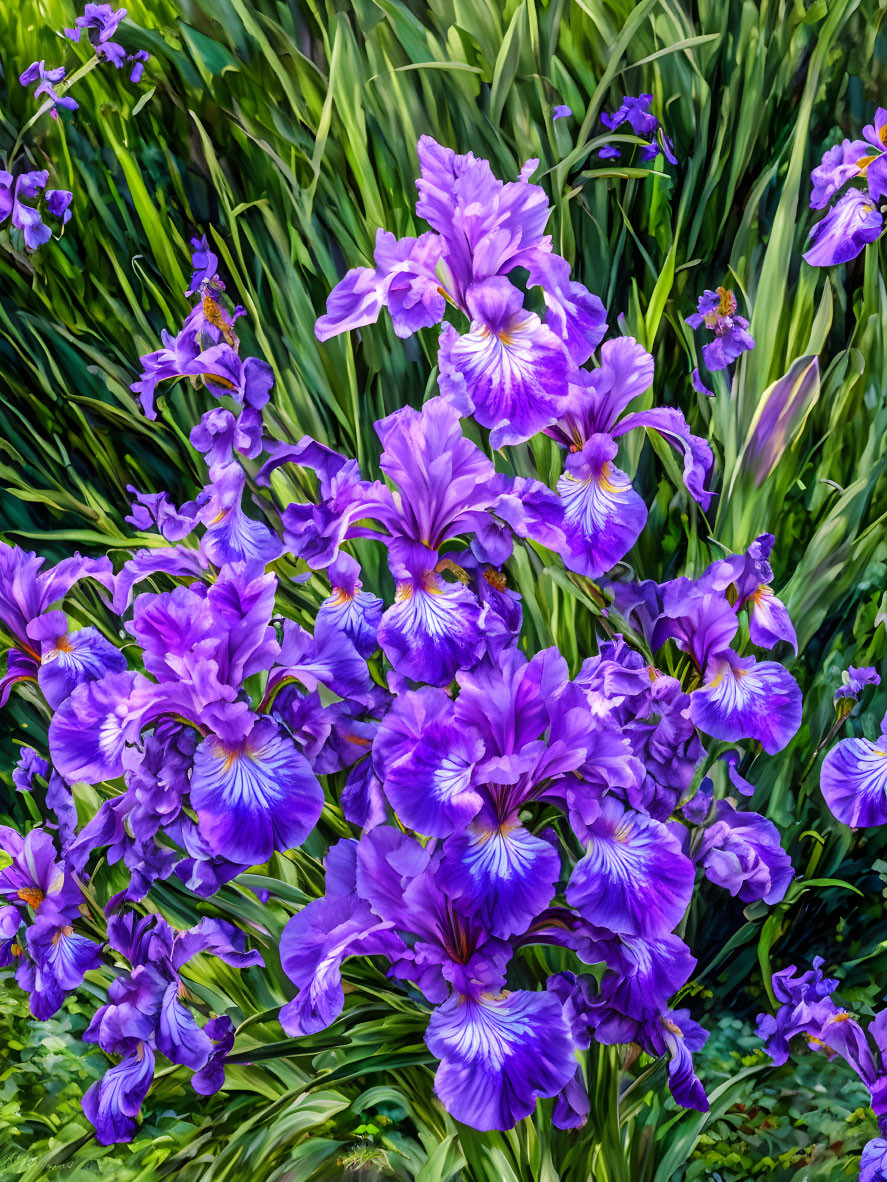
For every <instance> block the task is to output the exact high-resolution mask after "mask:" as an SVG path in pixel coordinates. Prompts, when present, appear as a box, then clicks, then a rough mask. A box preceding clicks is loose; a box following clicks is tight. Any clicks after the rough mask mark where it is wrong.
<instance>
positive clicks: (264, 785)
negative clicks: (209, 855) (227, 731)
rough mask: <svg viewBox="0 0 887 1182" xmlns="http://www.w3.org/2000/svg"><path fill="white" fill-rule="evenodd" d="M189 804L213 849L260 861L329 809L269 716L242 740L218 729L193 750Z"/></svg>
mask: <svg viewBox="0 0 887 1182" xmlns="http://www.w3.org/2000/svg"><path fill="white" fill-rule="evenodd" d="M191 803H192V805H193V806H194V808H195V809H196V810H197V817H198V821H199V824H200V831H201V833H202V835H203V836H204V837H205V838H206V841H207V843H208V845H209V847H210V849H211V850H212V852H213V853H214V854H218V855H221V856H222V857H224V858H229V859H230V860H231V861H232V862H240V863H242V864H243V865H246V866H257V865H260V864H261V863H263V862H267V861H268V859H269V858H270V857H271V855H272V853H273V852H274V851H275V850H288V849H293V848H295V847H296V846H298V845H301V844H302V842H303V841H304V840H305V838H306V837H307V836H308V834H309V833H310V832H311V830H312V829H313V828H314V826H315V824H316V823H317V820H318V818H319V816H320V812H321V809H322V808H323V789H322V788H321V787H320V784H319V783H318V781H317V777H316V776H315V775H314V772H313V771H312V770H311V767H310V765H309V764H308V762H307V760H306V759H305V757H304V756H303V755H302V754H301V752H300V751H299V749H298V747H297V746H296V744H295V743H294V742H293V740H292V739H291V738H289V737H288V736H287V735H286V734H285V733H284V732H283V731H282V730H281V729H280V728H279V727H278V726H277V724H276V723H275V722H274V721H273V720H271V719H259V721H258V722H256V723H255V725H254V727H253V729H252V731H251V732H250V734H249V735H248V736H247V738H246V739H245V740H244V741H243V742H241V743H225V742H223V741H222V740H221V739H220V738H217V737H216V736H215V735H210V736H209V737H208V738H206V739H204V740H203V742H202V743H201V744H200V746H199V747H198V748H197V750H196V752H195V753H194V770H193V772H192V774H191Z"/></svg>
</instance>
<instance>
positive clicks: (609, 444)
mask: <svg viewBox="0 0 887 1182" xmlns="http://www.w3.org/2000/svg"><path fill="white" fill-rule="evenodd" d="M616 451H617V447H616V444H615V443H614V442H613V440H612V439H610V437H609V436H608V435H593V436H592V437H591V439H589V440H588V442H587V443H586V444H585V446H584V447H583V449H582V451H581V452H579V453H576V454H575V455H573V456H570V457H569V459H568V460H567V465H566V471H565V473H564V475H563V476H562V477H561V478H560V480H559V481H558V482H557V491H558V492H559V493H560V495H561V499H562V500H563V503H564V529H565V532H566V534H567V542H568V546H569V550H568V553H567V555H566V556H565V558H566V561H567V564H568V565H569V566H570V567H571V568H572V569H573V570H575V571H578V573H579V574H585V575H588V576H589V577H590V578H593V579H594V578H599V577H600V576H601V575H602V574H605V573H606V572H607V571H608V570H610V568H611V567H612V566H614V564H615V563H617V562H618V561H619V560H620V559H621V558H624V557H625V555H626V554H627V553H628V551H629V550H630V549H631V547H632V546H633V545H634V543H635V541H636V540H637V538H638V536H639V534H640V532H641V530H642V529H643V528H644V523H645V522H646V520H647V507H646V505H645V504H644V501H643V498H642V497H640V496H639V495H638V494H637V493H636V492H635V490H634V489H633V488H632V485H631V481H630V480H629V479H628V477H627V476H626V475H625V473H624V472H622V471H621V470H620V469H619V468H617V467H615V465H614V464H613V463H612V462H611V461H612V459H613V457H614V456H615V455H616Z"/></svg>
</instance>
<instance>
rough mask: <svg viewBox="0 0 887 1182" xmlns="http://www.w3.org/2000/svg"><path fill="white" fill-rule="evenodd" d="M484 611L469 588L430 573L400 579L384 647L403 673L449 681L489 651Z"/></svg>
mask: <svg viewBox="0 0 887 1182" xmlns="http://www.w3.org/2000/svg"><path fill="white" fill-rule="evenodd" d="M480 615H481V606H480V604H479V603H478V601H477V599H476V597H475V596H474V595H473V594H472V593H471V591H469V590H468V588H467V587H464V586H462V585H461V584H449V583H445V582H444V581H443V579H442V578H441V577H440V576H439V575H438V574H435V573H434V572H433V571H429V572H427V573H426V574H425V575H423V576H422V577H412V578H408V579H404V580H402V581H400V582H398V584H397V591H396V594H395V602H394V606H393V607H389V608H388V610H387V611H386V612H385V614H384V615H383V617H382V623H381V625H380V627H379V645H380V647H381V649H382V651H383V652H384V654H385V656H386V657H387V658H388V660H389V661H390V662H391V664H392V665H393V666H394V668H395V670H396V671H397V672H398V673H400V674H401V676H403V677H409V678H410V679H411V680H413V681H424V682H427V684H429V685H448V684H449V683H450V682H451V681H452V680H453V677H454V676H455V674H456V672H457V671H458V670H459V669H471V668H472V667H473V666H474V665H476V664H477V662H478V661H479V660H480V659H481V657H482V656H483V654H484V639H483V635H482V633H481V630H480Z"/></svg>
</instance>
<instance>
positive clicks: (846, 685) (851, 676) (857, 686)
mask: <svg viewBox="0 0 887 1182" xmlns="http://www.w3.org/2000/svg"><path fill="white" fill-rule="evenodd" d="M842 677H843V685H841V686H839V687H838V688H837V689H836V690H835V705H836V706H837V704H838V703H839V702H840V701H841V700H842V699H845V700H847V702H848V704H851V708H852V703H853V702H857V701H858V700H859V696H860V694H861V693H862V691H863V690H864V689H865V687H866V686H867V685H875V686H877V685H880V684H881V678H880V676H879V675H878V671H877V670H876V669H875V668H874V667H873V666H872V665H865V666H863V667H862V668H861V669H856V668H854V667H853V665H850V666H849V667H848V668H847V669H846V670H845V672H844V673H843V674H842ZM848 713H849V711H848Z"/></svg>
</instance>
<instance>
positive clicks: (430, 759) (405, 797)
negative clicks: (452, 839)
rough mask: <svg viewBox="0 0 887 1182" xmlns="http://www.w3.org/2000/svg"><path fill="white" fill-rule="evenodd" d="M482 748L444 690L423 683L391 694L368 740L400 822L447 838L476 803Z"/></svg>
mask: <svg viewBox="0 0 887 1182" xmlns="http://www.w3.org/2000/svg"><path fill="white" fill-rule="evenodd" d="M483 750H484V748H483V743H482V742H481V740H480V737H479V736H478V734H477V732H476V731H475V730H474V729H473V728H472V727H470V726H466V725H465V724H464V723H463V724H460V723H459V722H457V720H456V719H455V718H454V717H453V701H452V699H451V698H450V697H449V695H448V694H446V693H445V692H444V691H443V690H440V689H430V688H426V689H421V690H418V691H415V692H413V693H407V694H401V695H400V696H399V697H398V698H396V699H395V701H394V704H393V706H392V707H391V709H390V710H389V711H388V713H387V714H386V716H385V718H384V719H383V721H382V725H381V726H380V727H379V731H378V733H377V735H376V738H375V741H374V742H373V762H374V765H375V768H376V771H377V773H378V775H379V777H380V779H381V780H382V784H383V787H384V789H385V795H386V796H387V797H388V799H389V801H390V802H391V806H392V808H393V809H394V811H395V812H396V813H397V814H398V816H399V817H400V819H401V820H402V821H403V823H404V824H405V825H407V826H409V828H410V829H415V830H416V831H417V832H418V833H424V834H427V835H429V836H431V837H446V836H447V835H448V834H450V833H452V832H453V831H454V830H455V829H458V828H460V827H461V826H462V825H464V824H466V823H467V822H468V821H470V820H471V818H472V817H473V816H474V815H475V814H476V813H477V811H478V810H479V809H480V807H481V804H482V799H481V797H480V796H479V795H478V793H477V791H476V790H475V789H474V787H473V785H472V771H473V769H474V765H475V764H476V763H477V762H478V760H479V759H480V758H481V756H482V755H483Z"/></svg>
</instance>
